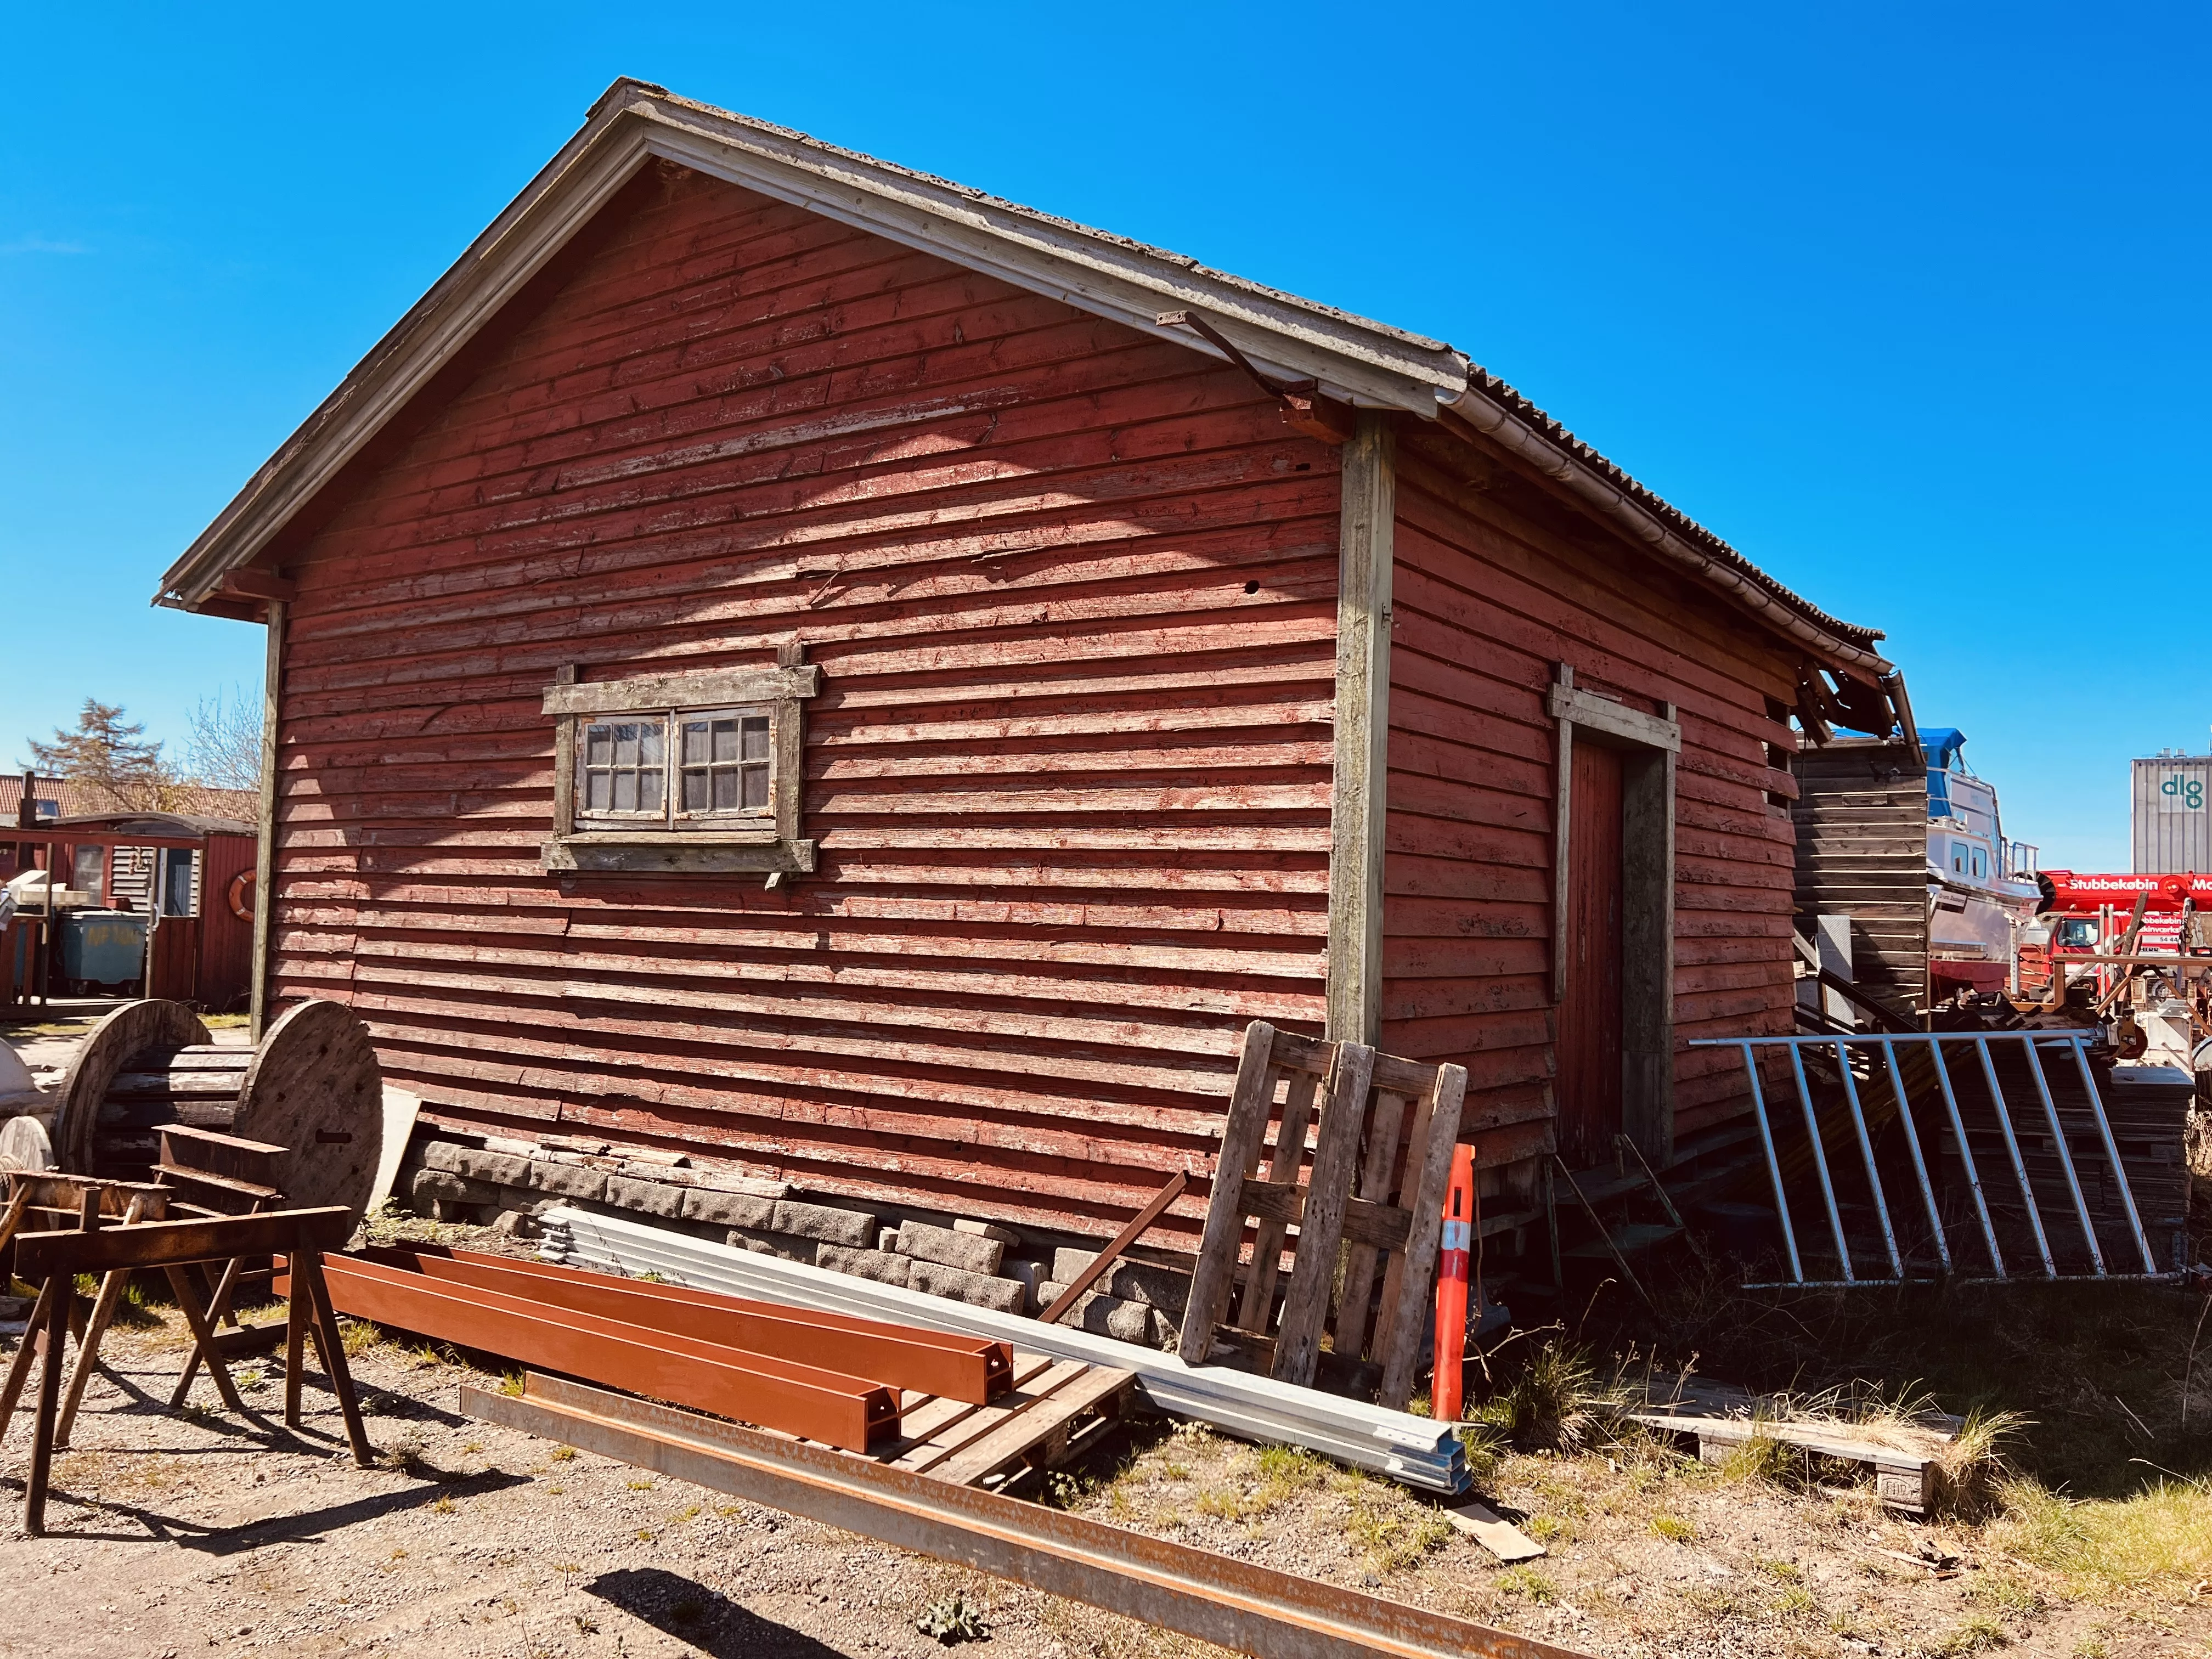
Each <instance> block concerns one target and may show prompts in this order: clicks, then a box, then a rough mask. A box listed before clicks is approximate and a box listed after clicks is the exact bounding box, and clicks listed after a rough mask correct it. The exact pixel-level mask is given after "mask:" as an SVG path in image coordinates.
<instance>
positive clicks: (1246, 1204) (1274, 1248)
mask: <svg viewBox="0 0 2212 1659" xmlns="http://www.w3.org/2000/svg"><path fill="white" fill-rule="evenodd" d="M1320 1085H1321V1079H1319V1078H1318V1077H1316V1076H1315V1075H1314V1074H1313V1073H1310V1072H1298V1073H1293V1074H1292V1075H1291V1077H1290V1078H1289V1079H1288V1080H1287V1081H1286V1082H1285V1085H1284V1091H1283V1115H1282V1118H1281V1121H1279V1124H1278V1126H1277V1127H1276V1130H1275V1151H1274V1155H1273V1158H1271V1159H1270V1160H1269V1162H1268V1164H1267V1181H1268V1182H1269V1184H1270V1185H1272V1186H1274V1187H1278V1188H1284V1187H1287V1188H1291V1192H1290V1194H1289V1196H1290V1198H1291V1201H1292V1203H1293V1205H1294V1206H1301V1207H1302V1206H1303V1204H1304V1200H1303V1199H1302V1198H1301V1197H1300V1195H1299V1193H1298V1190H1297V1188H1298V1176H1299V1175H1300V1174H1301V1173H1302V1172H1303V1171H1304V1168H1305V1160H1306V1127H1307V1120H1308V1119H1309V1118H1310V1116H1311V1115H1312V1112H1313V1102H1314V1091H1316V1089H1317V1088H1319V1087H1320ZM1252 1194H1253V1183H1252V1182H1251V1181H1249V1179H1248V1180H1247V1181H1246V1182H1244V1183H1243V1187H1242V1188H1241V1189H1240V1190H1239V1193H1238V1196H1237V1206H1238V1208H1239V1209H1241V1210H1242V1211H1243V1213H1245V1214H1246V1215H1251V1216H1256V1217H1258V1218H1259V1223H1260V1225H1259V1228H1258V1231H1257V1233H1256V1235H1255V1237H1254V1240H1253V1243H1252V1265H1251V1267H1250V1270H1249V1273H1248V1275H1247V1277H1246V1279H1245V1280H1244V1299H1243V1304H1241V1305H1240V1306H1239V1308H1238V1309H1237V1321H1236V1322H1237V1324H1238V1325H1240V1326H1242V1327H1243V1328H1244V1329H1246V1330H1248V1331H1264V1330H1266V1329H1267V1318H1268V1316H1269V1315H1270V1314H1271V1313H1272V1312H1273V1310H1274V1306H1275V1285H1276V1282H1277V1281H1278V1280H1279V1279H1280V1278H1281V1276H1282V1270H1283V1239H1284V1237H1285V1233H1286V1232H1287V1231H1288V1229H1289V1228H1290V1227H1291V1226H1294V1225H1297V1215H1296V1214H1295V1213H1293V1214H1289V1215H1280V1216H1271V1215H1267V1214H1264V1213H1262V1212H1260V1211H1259V1210H1257V1209H1256V1208H1255V1207H1254V1206H1253V1202H1252Z"/></svg>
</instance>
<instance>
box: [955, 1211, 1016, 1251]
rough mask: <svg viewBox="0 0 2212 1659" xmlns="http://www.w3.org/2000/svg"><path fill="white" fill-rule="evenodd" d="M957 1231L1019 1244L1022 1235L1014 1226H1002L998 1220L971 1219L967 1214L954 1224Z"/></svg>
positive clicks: (1002, 1242)
mask: <svg viewBox="0 0 2212 1659" xmlns="http://www.w3.org/2000/svg"><path fill="white" fill-rule="evenodd" d="M952 1231H954V1232H956V1233H973V1234H975V1237H978V1238H995V1239H997V1240H998V1241H999V1243H1001V1244H1018V1243H1021V1242H1022V1236H1021V1235H1020V1234H1019V1233H1018V1232H1016V1231H1014V1230H1013V1229H1012V1227H1001V1226H1000V1225H998V1224H997V1223H996V1222H991V1221H970V1220H969V1219H968V1218H966V1217H965V1216H963V1217H961V1218H959V1219H957V1220H956V1221H955V1222H954V1223H953V1224H952Z"/></svg>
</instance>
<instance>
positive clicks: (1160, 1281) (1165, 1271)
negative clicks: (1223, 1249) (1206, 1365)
mask: <svg viewBox="0 0 2212 1659" xmlns="http://www.w3.org/2000/svg"><path fill="white" fill-rule="evenodd" d="M1097 1259H1098V1253H1097V1251H1095V1250H1071V1249H1064V1248H1063V1249H1057V1250H1054V1252H1053V1253H1052V1277H1053V1282H1054V1283H1055V1284H1059V1285H1072V1284H1073V1283H1074V1282H1075V1280H1076V1279H1077V1278H1078V1277H1079V1276H1080V1275H1081V1273H1082V1272H1083V1270H1084V1269H1085V1267H1089V1266H1090V1265H1091V1263H1092V1262H1093V1261H1097ZM1091 1289H1093V1290H1095V1291H1102V1292H1103V1293H1104V1294H1105V1295H1108V1296H1110V1297H1116V1298H1118V1299H1119V1300H1121V1301H1123V1302H1142V1303H1145V1304H1147V1305H1148V1306H1151V1307H1154V1308H1163V1309H1165V1310H1167V1311H1168V1312H1169V1313H1170V1314H1181V1313H1182V1310H1183V1309H1184V1307H1185V1306H1186V1305H1187V1304H1188V1303H1189V1301H1190V1275H1189V1274H1188V1273H1177V1272H1176V1270H1175V1269H1174V1268H1172V1267H1154V1266H1153V1265H1152V1263H1151V1262H1149V1261H1128V1260H1127V1259H1126V1258H1125V1259H1123V1260H1122V1261H1117V1262H1115V1264H1114V1265H1113V1266H1112V1267H1109V1268H1108V1269H1107V1270H1106V1271H1105V1272H1104V1273H1103V1274H1101V1275H1100V1276H1099V1278H1098V1280H1097V1283H1096V1284H1094V1285H1092V1286H1091Z"/></svg>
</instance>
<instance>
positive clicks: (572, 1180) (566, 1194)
mask: <svg viewBox="0 0 2212 1659" xmlns="http://www.w3.org/2000/svg"><path fill="white" fill-rule="evenodd" d="M529 1170H530V1176H529V1179H528V1181H527V1182H525V1183H524V1184H525V1185H526V1186H529V1187H531V1188H534V1189H535V1190H537V1191H538V1192H541V1193H558V1194H561V1196H562V1197H563V1198H592V1199H601V1200H604V1199H605V1197H606V1195H607V1177H606V1172H605V1170H593V1169H588V1168H586V1167H585V1166H583V1165H581V1164H549V1163H547V1162H546V1161H545V1160H544V1159H543V1158H532V1159H531V1160H530V1161H529Z"/></svg>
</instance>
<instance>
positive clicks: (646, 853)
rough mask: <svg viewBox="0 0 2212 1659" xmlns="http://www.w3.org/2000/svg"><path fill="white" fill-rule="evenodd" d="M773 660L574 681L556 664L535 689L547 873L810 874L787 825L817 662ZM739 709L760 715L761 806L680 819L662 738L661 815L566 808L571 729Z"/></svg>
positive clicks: (673, 734) (795, 822)
mask: <svg viewBox="0 0 2212 1659" xmlns="http://www.w3.org/2000/svg"><path fill="white" fill-rule="evenodd" d="M776 656H777V665H776V666H775V667H774V668H725V669H710V670H707V671H701V672H697V673H690V674H645V675H639V676H637V677H635V678H630V679H621V680H599V681H593V682H590V683H588V684H586V683H581V682H580V678H579V671H578V670H577V669H575V668H574V667H573V666H571V667H566V668H563V669H562V671H561V675H560V678H559V679H558V680H557V681H556V684H552V685H550V686H548V687H546V689H545V696H544V712H545V713H546V714H550V715H552V716H553V718H554V737H553V768H554V771H553V834H552V836H551V838H550V839H549V840H548V841H547V842H545V844H544V866H545V867H546V868H547V869H548V870H554V871H560V872H564V873H576V874H585V873H591V872H613V873H620V874H630V875H635V874H649V873H655V872H665V873H674V874H693V875H735V874H745V873H751V872H761V873H765V874H766V875H767V876H768V877H769V881H770V884H775V882H777V881H779V880H780V879H781V878H782V877H784V876H786V875H811V874H812V873H813V871H814V852H815V844H814V842H811V841H808V840H806V839H805V838H803V837H802V836H800V835H799V796H800V790H801V786H802V784H803V781H804V769H805V754H806V742H805V707H806V700H807V699H808V698H810V697H813V696H818V695H819V694H820V692H821V690H822V671H821V669H820V668H818V667H817V666H815V665H812V664H810V663H808V662H806V661H805V658H804V648H803V647H799V646H785V647H779V649H778V651H777V653H776ZM732 711H741V712H743V713H745V714H756V713H758V714H766V715H767V716H768V719H769V805H768V808H767V810H766V811H760V810H757V809H756V810H754V811H733V812H726V813H714V814H712V815H708V816H704V817H695V818H692V819H690V820H689V821H684V819H683V817H682V815H681V813H680V812H678V809H677V805H676V803H677V799H678V792H679V790H680V787H681V782H680V779H681V774H682V764H681V760H680V757H679V755H678V744H677V743H676V742H670V743H667V744H664V755H663V765H664V767H665V781H664V783H663V794H664V800H665V813H666V816H665V817H664V819H663V821H662V822H661V823H658V824H655V823H649V822H632V823H621V822H616V823H608V822H605V821H597V822H595V821H592V819H590V818H588V817H583V816H582V815H580V813H579V812H578V810H577V804H576V774H577V764H576V748H577V738H578V734H579V732H581V730H582V729H583V728H584V727H585V726H588V725H591V724H592V723H593V722H595V721H599V720H605V719H606V718H607V717H608V716H610V715H621V714H636V715H639V716H641V717H644V716H658V717H659V718H662V719H665V720H668V721H669V722H670V728H669V737H670V738H671V739H678V732H677V730H676V726H677V722H678V720H679V719H680V717H681V716H683V715H685V714H698V713H702V712H711V713H714V714H722V713H727V712H732Z"/></svg>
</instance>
